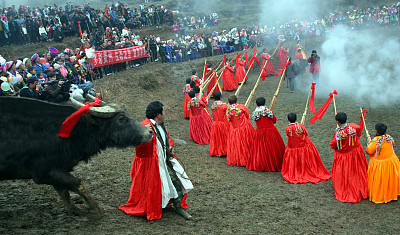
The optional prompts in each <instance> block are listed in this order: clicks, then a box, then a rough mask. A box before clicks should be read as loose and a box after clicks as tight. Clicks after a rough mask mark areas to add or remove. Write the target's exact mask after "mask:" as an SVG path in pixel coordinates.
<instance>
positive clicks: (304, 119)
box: [301, 85, 312, 125]
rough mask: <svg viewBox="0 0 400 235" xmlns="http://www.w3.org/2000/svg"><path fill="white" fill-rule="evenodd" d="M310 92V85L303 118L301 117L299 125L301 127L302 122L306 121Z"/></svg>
mask: <svg viewBox="0 0 400 235" xmlns="http://www.w3.org/2000/svg"><path fill="white" fill-rule="evenodd" d="M311 91H312V85H311V88H310V91H309V92H308V98H307V102H306V108H305V109H304V113H303V117H301V124H303V125H304V122H305V121H306V116H307V111H308V104H309V103H310V96H311Z"/></svg>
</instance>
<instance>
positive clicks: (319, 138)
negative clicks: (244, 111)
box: [0, 41, 400, 234]
mask: <svg viewBox="0 0 400 235" xmlns="http://www.w3.org/2000/svg"><path fill="white" fill-rule="evenodd" d="M315 43H316V44H315V45H311V44H310V45H309V46H310V47H308V48H309V50H311V47H314V48H316V49H318V47H319V43H320V42H318V41H315ZM287 44H289V43H287ZM286 46H288V45H286ZM268 50H269V51H272V50H273V48H268ZM307 54H309V52H308V51H307ZM231 56H233V55H231ZM228 57H229V56H228ZM221 59H222V56H217V57H214V58H212V59H209V61H210V62H213V63H214V64H216V63H217V62H218V61H220V60H221ZM203 63H204V61H203V60H195V61H191V62H185V63H181V64H161V63H150V64H147V65H143V66H139V67H137V68H133V69H128V70H126V71H124V72H120V73H118V74H116V75H112V76H108V77H105V78H104V79H101V80H97V81H95V86H96V87H97V88H98V89H99V90H101V91H102V93H103V94H104V99H105V100H107V101H110V102H113V103H116V104H118V105H120V106H121V108H123V107H125V108H126V109H127V110H128V111H129V112H130V113H131V114H132V116H134V117H135V118H136V119H137V120H139V121H141V120H142V119H144V112H145V108H146V106H147V104H148V103H149V102H151V101H153V100H160V101H162V102H163V103H164V105H165V107H166V112H167V121H166V126H167V129H168V130H169V132H170V134H171V137H172V138H173V139H181V140H184V141H186V142H187V144H186V145H177V146H176V147H177V155H178V157H179V158H180V159H181V160H182V161H183V162H184V164H185V167H186V170H187V173H188V175H189V177H190V178H191V180H192V182H193V183H194V186H195V189H194V190H193V191H192V192H191V193H190V195H189V197H188V203H189V206H190V207H189V213H190V214H192V215H193V217H194V218H195V219H194V220H192V221H186V220H184V219H183V218H182V217H180V216H179V215H177V214H176V213H175V212H174V210H173V209H172V208H166V209H164V210H163V217H162V219H161V220H157V221H153V222H148V221H147V220H146V219H145V218H144V217H138V216H128V215H126V214H124V213H123V212H121V211H120V210H119V209H118V207H119V206H120V205H122V204H125V203H126V201H127V199H128V196H129V189H130V184H131V180H130V176H129V172H130V168H131V163H132V157H133V155H134V153H135V149H134V148H133V147H132V148H128V149H122V150H120V149H108V150H106V151H104V152H102V153H101V154H100V155H98V156H95V157H93V158H92V160H90V161H89V163H88V164H85V163H82V164H80V165H78V166H77V167H76V169H75V171H74V175H75V176H77V177H80V178H81V179H83V180H84V181H85V182H86V184H87V186H88V188H89V189H90V191H91V193H92V195H93V197H94V198H95V199H96V200H97V201H98V203H99V204H100V205H101V206H102V207H103V208H104V210H105V214H104V216H103V217H102V218H100V219H99V218H92V217H91V216H72V215H69V214H67V213H66V210H65V209H64V207H63V205H62V202H61V200H60V198H59V196H58V194H57V193H56V192H55V191H54V190H53V188H52V187H50V186H46V185H36V184H35V183H33V182H32V181H30V180H27V181H21V180H18V181H2V182H0V233H2V234H55V233H57V234H127V233H128V234H129V233H130V234H139V233H148V234H167V233H169V234H170V233H173V234H209V233H215V234H220V233H224V234H225V233H241V234H243V233H245V234H256V233H274V234H278V233H279V234H280V233H285V234H366V233H368V234H397V233H398V231H400V225H399V223H398V221H399V220H398V216H399V214H400V204H399V202H398V201H394V202H391V203H388V204H381V205H377V204H374V203H372V202H370V201H368V200H362V201H361V202H360V203H357V204H348V203H341V202H339V201H337V200H335V198H334V195H333V194H334V189H333V185H332V181H331V180H328V181H326V182H320V183H317V184H310V183H309V184H300V185H293V184H290V183H288V182H286V181H284V180H283V178H282V176H281V174H280V173H279V172H276V173H268V172H262V173H258V172H252V171H248V170H247V169H246V168H244V167H234V166H228V165H227V164H226V159H225V158H211V157H210V156H209V154H208V153H209V151H208V145H205V146H200V145H197V144H195V143H194V142H193V141H191V140H190V137H189V122H188V120H185V119H183V100H184V96H183V92H182V89H183V86H184V80H185V79H186V78H188V77H190V75H191V74H190V72H191V70H192V69H194V68H195V69H198V70H201V68H202V65H203ZM273 63H274V66H275V68H276V67H277V59H275V60H274V62H273ZM259 69H260V68H259V66H256V67H255V68H254V69H252V71H251V72H250V79H249V81H248V82H247V83H246V84H245V85H244V87H243V90H242V92H241V93H240V96H239V103H244V102H245V101H246V99H247V97H248V95H249V93H250V91H251V89H252V88H253V85H254V83H255V80H256V77H257V76H258V72H259ZM278 82H279V79H278V78H275V77H268V78H267V79H266V81H264V82H261V83H260V85H259V87H258V89H257V91H256V93H255V95H254V98H253V102H252V103H251V105H250V107H249V109H250V110H251V111H252V110H254V108H255V98H256V97H259V96H264V97H266V99H267V104H269V102H270V100H271V99H272V97H273V94H274V92H275V90H276V88H277V86H278ZM310 82H311V76H310V75H309V74H308V73H307V74H306V75H305V76H304V77H303V78H301V79H299V80H298V88H299V89H298V90H297V91H296V92H295V93H290V92H289V89H288V88H286V81H285V82H284V84H283V86H282V89H281V92H280V93H279V96H278V99H277V103H276V105H275V108H274V113H275V115H276V116H277V118H278V121H277V123H276V127H277V128H278V130H279V131H280V133H281V135H282V137H283V139H284V141H285V143H286V142H287V138H286V136H285V132H284V128H285V126H286V125H287V124H288V122H287V120H286V115H287V114H288V113H289V112H296V113H297V114H298V117H299V119H300V118H301V115H302V113H303V111H304V108H305V103H306V99H307V95H308V90H309V84H310ZM319 85H320V86H323V85H324V82H323V78H321V83H320V84H319ZM316 92H317V97H316V101H315V106H316V108H319V107H321V106H322V104H323V103H324V102H325V101H326V99H327V98H328V94H320V93H319V92H318V87H317V91H316ZM229 94H233V92H223V99H224V100H225V101H226V98H227V97H228V95H229ZM336 104H337V109H338V111H342V112H346V113H347V114H348V117H349V118H348V119H349V121H350V122H355V123H359V118H358V116H359V108H360V107H366V108H369V107H368V106H366V104H364V103H363V102H362V100H354V99H352V98H351V97H348V96H345V95H341V94H339V95H338V96H337V97H336ZM399 108H400V105H397V106H392V107H385V108H369V113H368V114H367V116H366V122H367V127H368V129H369V132H370V133H371V134H372V133H374V131H373V127H374V125H375V123H377V122H384V123H386V124H387V125H388V127H389V128H388V133H389V134H390V135H392V136H393V137H394V139H395V140H399V139H400V129H399V128H398V126H399V124H400V123H399V120H398V119H397V117H398V116H397V115H399V113H400V112H399ZM309 118H311V115H310V113H308V116H307V120H309ZM252 122H253V121H252ZM253 125H254V126H255V124H254V122H253ZM305 125H306V127H307V128H308V130H309V133H310V136H309V137H310V138H311V139H312V141H313V142H314V143H315V145H316V147H317V148H318V150H319V152H320V155H321V158H322V161H323V163H324V164H325V166H326V168H327V169H328V170H331V168H332V157H333V150H331V149H330V147H329V141H330V140H331V138H332V135H333V132H334V130H335V128H336V123H335V121H334V109H333V105H331V106H330V108H329V109H328V111H327V113H326V114H325V116H324V118H323V119H322V120H321V121H320V120H318V121H317V122H316V123H315V124H314V125H311V124H309V123H308V122H306V124H305ZM361 142H362V144H363V145H364V146H365V145H366V137H365V136H363V137H361ZM395 151H397V153H400V149H399V147H398V145H397V146H396V147H395ZM73 200H74V202H75V203H77V204H78V205H79V204H81V206H83V202H82V201H81V200H80V199H79V198H78V196H77V195H73Z"/></svg>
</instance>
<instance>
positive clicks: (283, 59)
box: [278, 47, 289, 69]
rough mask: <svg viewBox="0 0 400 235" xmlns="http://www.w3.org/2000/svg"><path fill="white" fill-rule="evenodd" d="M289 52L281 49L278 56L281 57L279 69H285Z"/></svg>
mask: <svg viewBox="0 0 400 235" xmlns="http://www.w3.org/2000/svg"><path fill="white" fill-rule="evenodd" d="M288 52H289V51H288V50H286V49H285V48H283V47H280V48H279V51H278V55H279V63H278V69H283V68H284V67H285V63H286V62H287V60H288Z"/></svg>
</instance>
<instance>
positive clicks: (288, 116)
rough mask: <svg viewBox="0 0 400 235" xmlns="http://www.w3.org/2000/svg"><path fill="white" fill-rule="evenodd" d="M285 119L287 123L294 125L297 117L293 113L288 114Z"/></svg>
mask: <svg viewBox="0 0 400 235" xmlns="http://www.w3.org/2000/svg"><path fill="white" fill-rule="evenodd" d="M287 119H288V121H289V122H291V123H295V122H296V120H297V115H296V114H295V113H293V112H292V113H289V114H288V115H287Z"/></svg>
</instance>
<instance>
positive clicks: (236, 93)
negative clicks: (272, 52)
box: [235, 54, 257, 97]
mask: <svg viewBox="0 0 400 235" xmlns="http://www.w3.org/2000/svg"><path fill="white" fill-rule="evenodd" d="M255 56H257V54H255ZM254 61H255V60H253V61H252V62H251V64H250V66H249V68H248V69H247V72H246V74H245V75H244V78H243V81H242V83H241V84H240V86H239V88H238V89H237V90H236V92H235V95H236V97H237V96H238V95H239V93H240V90H241V89H242V86H243V84H244V82H245V81H246V77H247V75H248V74H249V71H250V69H251V68H252V67H253V63H254Z"/></svg>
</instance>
